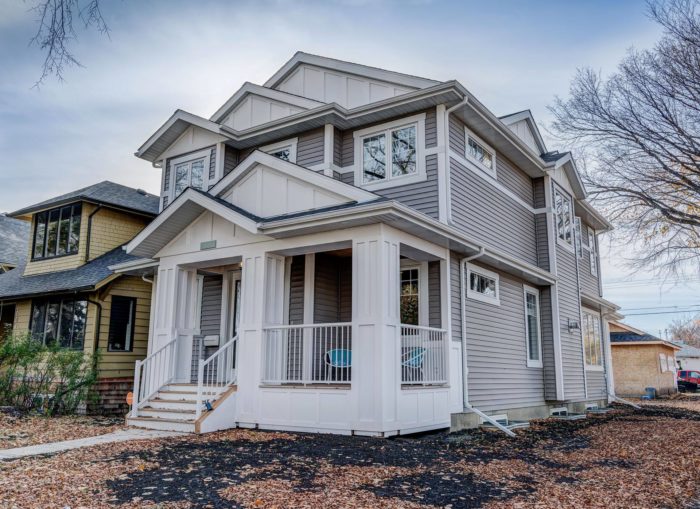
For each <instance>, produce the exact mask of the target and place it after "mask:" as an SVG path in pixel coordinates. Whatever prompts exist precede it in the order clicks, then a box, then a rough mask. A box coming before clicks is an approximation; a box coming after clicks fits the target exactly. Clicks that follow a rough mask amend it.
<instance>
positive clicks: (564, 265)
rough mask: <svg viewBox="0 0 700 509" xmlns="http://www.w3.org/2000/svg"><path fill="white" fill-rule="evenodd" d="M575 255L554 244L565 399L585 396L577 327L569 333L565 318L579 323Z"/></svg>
mask: <svg viewBox="0 0 700 509" xmlns="http://www.w3.org/2000/svg"><path fill="white" fill-rule="evenodd" d="M575 256H576V255H575V254H574V253H573V252H571V251H569V250H568V249H566V248H565V247H563V246H560V245H557V276H558V278H559V289H558V293H559V322H560V324H559V326H560V332H561V352H562V367H563V370H564V393H565V394H564V395H565V398H566V399H567V400H572V401H581V400H583V399H585V397H586V394H585V385H584V383H585V381H584V374H583V350H582V339H581V330H580V328H579V330H574V331H573V332H569V328H568V323H569V320H571V321H576V322H578V323H580V321H581V305H580V300H579V293H578V281H577V277H576V259H575Z"/></svg>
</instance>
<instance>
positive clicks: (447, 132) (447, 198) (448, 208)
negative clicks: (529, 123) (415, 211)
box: [443, 97, 481, 256]
mask: <svg viewBox="0 0 700 509" xmlns="http://www.w3.org/2000/svg"><path fill="white" fill-rule="evenodd" d="M468 103H469V97H465V98H464V99H462V101H460V102H459V103H457V104H455V105H454V106H452V107H450V108H448V109H446V110H445V123H444V128H443V131H444V135H445V143H444V144H443V145H444V147H443V150H444V158H445V209H446V210H445V219H446V221H447V224H449V225H452V224H453V223H452V199H451V197H450V195H451V193H450V113H452V112H453V111H455V110H456V109H458V108H461V107H463V106H466V105H467V104H468ZM479 256H481V255H479Z"/></svg>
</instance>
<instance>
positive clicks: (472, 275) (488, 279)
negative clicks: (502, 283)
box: [464, 263, 501, 306]
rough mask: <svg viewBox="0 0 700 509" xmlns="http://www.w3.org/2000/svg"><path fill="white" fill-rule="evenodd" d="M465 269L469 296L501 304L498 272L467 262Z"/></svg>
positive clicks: (497, 304)
mask: <svg viewBox="0 0 700 509" xmlns="http://www.w3.org/2000/svg"><path fill="white" fill-rule="evenodd" d="M466 269H467V270H466V271H465V277H466V281H465V282H464V284H465V286H466V288H467V298H469V299H474V300H479V301H481V302H488V303H489V304H495V305H496V306H500V305H501V293H500V288H499V277H498V274H496V273H495V272H492V271H490V270H486V269H483V268H481V267H477V266H476V265H472V264H470V263H467V266H466Z"/></svg>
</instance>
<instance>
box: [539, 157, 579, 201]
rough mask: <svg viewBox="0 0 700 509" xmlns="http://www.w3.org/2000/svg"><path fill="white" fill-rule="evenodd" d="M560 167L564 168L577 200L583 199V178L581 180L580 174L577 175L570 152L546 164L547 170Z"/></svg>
mask: <svg viewBox="0 0 700 509" xmlns="http://www.w3.org/2000/svg"><path fill="white" fill-rule="evenodd" d="M562 167H563V168H564V172H565V173H566V176H567V178H568V179H569V183H570V184H571V187H572V188H573V190H574V193H576V198H577V199H579V200H585V199H586V187H585V186H584V184H583V180H581V175H579V172H578V169H577V168H576V162H575V161H574V158H573V157H571V154H570V153H568V154H566V155H564V157H561V158H559V159H557V160H556V161H553V162H552V163H550V164H549V165H547V169H549V170H551V169H555V170H556V169H558V168H562Z"/></svg>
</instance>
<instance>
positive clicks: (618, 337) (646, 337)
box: [610, 332, 663, 343]
mask: <svg viewBox="0 0 700 509" xmlns="http://www.w3.org/2000/svg"><path fill="white" fill-rule="evenodd" d="M635 341H637V342H639V341H663V340H662V339H659V338H657V337H656V336H652V335H651V334H637V333H635V332H611V333H610V342H611V343H632V342H635Z"/></svg>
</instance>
